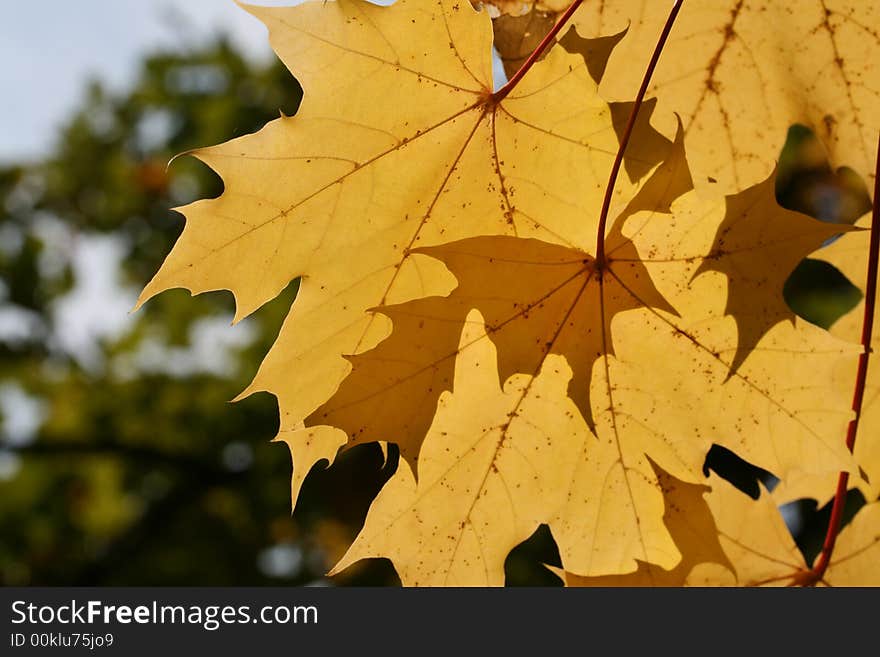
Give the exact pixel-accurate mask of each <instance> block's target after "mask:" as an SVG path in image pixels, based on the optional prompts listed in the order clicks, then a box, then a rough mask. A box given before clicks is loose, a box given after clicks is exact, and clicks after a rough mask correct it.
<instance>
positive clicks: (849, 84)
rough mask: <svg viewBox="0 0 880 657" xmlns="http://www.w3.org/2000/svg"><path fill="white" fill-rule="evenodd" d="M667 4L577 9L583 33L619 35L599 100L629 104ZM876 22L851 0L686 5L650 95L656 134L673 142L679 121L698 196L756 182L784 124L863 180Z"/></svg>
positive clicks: (690, 1)
mask: <svg viewBox="0 0 880 657" xmlns="http://www.w3.org/2000/svg"><path fill="white" fill-rule="evenodd" d="M670 5H671V3H666V2H644V1H643V0H606V1H605V2H585V3H584V4H583V5H582V6H581V8H580V9H579V10H578V13H577V14H576V16H575V22H576V25H577V29H578V30H579V31H580V32H581V34H582V35H584V36H598V35H607V34H614V33H617V32H619V31H621V30H623V29H626V28H627V27H628V28H629V30H628V33H627V36H626V37H625V38H624V39H623V41H622V42H621V44H620V46H619V47H618V48H616V49H615V51H614V53H613V54H612V56H611V59H610V61H609V64H608V75H606V76H605V77H604V78H603V82H602V87H601V91H602V93H603V94H604V95H606V96H607V97H608V98H609V99H611V100H628V98H629V95H630V94H631V93H632V91H631V90H632V89H633V88H634V87H635V86H637V85H638V84H639V81H640V78H641V75H642V71H643V70H644V67H645V65H646V64H647V62H648V60H649V59H650V56H651V51H652V49H653V46H654V43H655V41H656V38H657V35H658V34H659V33H660V31H661V29H662V28H663V25H664V23H665V21H666V19H667V15H668V13H669V10H670ZM878 26H880V5H878V4H877V3H872V2H863V1H862V0H803V1H801V2H797V3H787V2H772V1H766V0H763V1H755V2H753V1H749V2H746V1H744V0H687V2H685V3H684V4H683V6H682V9H681V12H680V13H679V15H678V17H677V19H676V22H675V26H674V28H673V30H672V33H671V34H670V38H669V42H668V43H667V45H666V47H665V49H664V51H663V56H662V58H661V59H660V63H659V65H658V67H657V70H656V72H655V74H654V76H653V78H652V80H653V81H652V84H651V87H650V91H649V92H650V93H651V94H652V95H655V96H657V97H658V98H659V104H660V114H659V116H658V118H659V119H660V120H663V121H665V125H660V124H659V123H658V126H659V127H660V129H661V132H663V133H664V134H666V135H667V136H670V137H671V136H672V135H673V134H674V131H675V121H674V120H673V117H672V112H676V113H678V115H679V116H680V117H681V118H682V120H683V122H684V125H685V129H686V130H687V145H688V150H689V152H690V154H691V155H690V160H691V165H692V169H693V171H694V175H695V184H696V185H697V188H698V189H706V188H710V187H718V188H719V189H721V190H723V191H725V192H729V191H734V190H737V191H738V190H739V189H743V188H745V187H747V186H749V185H752V184H754V183H755V182H757V181H759V180H761V179H763V178H764V177H766V175H767V173H768V172H769V169H770V166H771V163H772V162H773V160H774V159H775V158H776V157H777V154H778V153H779V151H780V149H781V147H782V145H783V143H784V141H785V137H786V134H787V131H788V128H789V126H790V125H792V124H794V123H801V124H804V125H806V126H809V127H810V128H812V129H813V130H815V131H816V133H817V135H818V136H819V137H820V138H821V139H822V140H823V142H824V143H825V144H826V146H827V147H828V151H829V153H830V158H831V162H832V165H833V166H835V167H837V166H841V165H847V166H850V167H852V168H853V169H855V170H856V172H857V173H859V174H860V175H861V176H862V177H863V178H865V179H866V180H869V181H870V180H873V178H874V175H875V174H874V154H875V146H876V138H877V132H878V130H880V67H878V66H877V65H876V63H877V61H880V29H878ZM715 181H717V184H714V183H715ZM871 186H872V185H870V184H869V187H871Z"/></svg>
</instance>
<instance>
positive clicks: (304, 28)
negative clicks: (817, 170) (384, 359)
mask: <svg viewBox="0 0 880 657" xmlns="http://www.w3.org/2000/svg"><path fill="white" fill-rule="evenodd" d="M249 10H250V11H251V12H252V13H254V14H255V15H256V16H257V17H258V18H260V19H261V20H262V21H263V22H265V23H266V24H267V25H268V27H269V30H270V39H271V41H272V44H273V47H274V48H275V50H276V52H277V53H278V54H279V56H280V57H281V58H282V59H283V60H284V61H285V62H286V63H287V64H288V65H289V67H290V68H291V70H292V71H293V73H294V74H295V75H296V77H297V79H298V80H299V81H300V83H301V84H302V86H303V89H304V100H303V103H302V107H301V108H300V110H299V111H298V112H297V114H296V116H293V117H282V118H281V119H279V120H277V121H274V122H272V123H270V124H268V125H267V126H266V127H265V128H264V129H263V130H261V131H260V132H259V133H257V134H254V135H250V136H246V137H242V138H240V139H236V140H233V141H231V142H228V143H226V144H223V145H220V146H215V147H212V148H206V149H200V150H198V151H196V152H195V153H194V154H195V155H196V156H197V157H199V158H200V159H202V160H203V161H204V162H206V163H207V164H209V165H210V166H211V167H212V168H214V169H215V170H216V171H217V172H218V173H219V174H220V175H221V176H222V177H223V180H224V182H225V186H226V187H225V191H224V192H223V194H222V195H221V196H220V197H219V198H217V199H211V200H204V201H199V202H197V203H194V204H192V205H190V206H187V207H186V208H183V210H182V211H183V213H184V214H185V215H186V218H187V223H186V227H185V229H184V232H183V235H182V236H181V238H180V239H179V241H178V243H177V244H176V245H175V247H174V250H173V251H172V252H171V254H170V255H169V256H168V258H167V260H166V262H165V263H164V264H163V266H162V268H161V270H160V271H159V273H158V274H157V275H156V277H155V278H154V279H153V280H152V281H151V282H150V284H149V285H148V286H147V288H146V289H145V290H144V293H143V295H142V297H141V302H143V301H145V300H146V299H147V298H149V297H150V296H152V295H154V294H157V293H159V292H160V291H162V290H164V289H167V288H169V287H185V288H188V289H189V290H191V291H193V292H194V293H198V292H203V291H207V290H216V289H228V290H231V291H232V293H233V295H234V296H235V301H236V319H240V318H242V317H244V316H245V315H247V314H248V313H250V312H252V311H253V310H254V309H256V308H257V307H259V306H260V305H261V304H262V303H264V302H266V301H267V300H269V299H271V298H273V297H274V296H276V295H277V294H278V293H279V292H280V291H281V290H282V289H283V288H284V287H285V286H286V285H287V284H288V283H289V282H290V281H291V280H292V279H294V278H296V277H298V276H301V277H303V281H302V285H301V288H300V292H299V295H298V298H297V300H296V303H295V304H294V308H293V310H292V312H291V314H290V316H289V317H288V319H287V321H286V322H285V324H284V327H283V328H282V331H281V334H280V336H279V338H278V340H277V341H276V343H275V346H274V347H273V349H272V350H271V352H270V353H269V355H268V356H267V357H266V359H265V361H264V363H263V364H262V366H261V368H260V371H259V372H258V374H257V376H256V378H255V380H254V382H253V384H252V385H251V387H250V388H249V389H248V391H247V392H248V393H250V392H255V391H260V390H267V391H270V392H272V393H273V394H274V395H276V396H277V397H278V400H279V406H280V411H281V420H282V429H281V434H280V436H281V437H282V438H283V439H284V440H286V441H287V442H288V443H289V444H291V445H292V447H293V449H294V457H295V458H296V457H299V458H298V459H297V460H298V461H299V462H298V463H297V467H299V468H300V469H301V470H306V471H307V470H308V469H309V467H310V466H311V462H308V461H304V460H303V459H312V458H315V457H317V456H318V455H319V454H320V455H324V456H327V455H329V454H332V452H333V449H334V446H336V445H338V444H339V442H340V437H339V436H338V435H334V434H333V433H332V432H328V431H326V430H322V429H314V430H310V431H309V432H308V433H307V434H304V435H300V434H299V433H297V432H298V431H299V429H300V428H301V426H302V421H303V419H304V418H305V417H306V416H307V415H308V414H309V413H310V412H312V411H313V410H314V409H315V408H316V407H317V406H318V405H319V404H320V403H322V402H323V401H324V400H326V398H327V397H328V396H329V395H330V394H331V393H332V392H333V390H334V389H335V388H336V386H337V385H338V384H339V382H340V381H341V380H342V378H343V377H344V376H345V375H346V373H347V371H348V369H349V366H348V363H347V362H346V360H345V359H344V358H343V355H344V354H353V353H358V352H360V351H363V350H365V349H368V348H370V347H372V346H374V345H375V344H376V343H377V342H378V341H379V340H380V339H382V338H383V337H385V336H386V335H387V332H388V329H389V327H388V324H387V322H384V321H382V319H381V318H377V316H374V315H369V314H367V313H366V312H365V311H366V310H367V309H368V308H371V307H373V306H377V305H384V304H389V303H399V302H402V301H406V300H408V299H412V298H416V297H420V296H424V295H428V294H442V293H444V292H446V291H448V290H449V289H450V288H451V287H452V285H453V282H452V281H451V279H450V278H449V276H448V275H446V274H445V271H444V269H443V267H442V266H440V265H439V264H438V263H436V262H435V261H433V260H431V259H429V258H426V257H424V256H420V255H414V254H413V252H412V249H413V248H414V247H417V246H422V245H429V244H437V243H442V242H447V241H450V240H456V239H462V238H465V237H470V236H476V235H492V234H508V235H519V236H524V237H540V238H542V239H544V240H547V241H551V242H558V243H561V244H569V245H584V244H586V243H587V240H592V239H594V237H593V236H594V234H595V231H596V221H597V220H598V215H599V212H598V210H599V206H600V204H601V199H602V195H603V193H604V184H605V181H606V180H607V177H608V170H609V168H610V165H611V162H612V160H613V157H614V154H615V152H616V150H617V147H618V141H617V137H616V134H615V130H614V129H613V127H612V121H611V116H610V112H609V109H608V106H607V105H606V104H605V103H604V102H602V101H601V100H600V99H599V98H598V96H597V95H596V85H595V83H594V82H593V80H591V78H590V75H589V72H588V70H587V67H586V65H585V64H584V62H583V59H582V58H581V57H579V56H575V55H569V54H567V53H566V52H565V51H564V50H562V49H555V50H554V51H553V52H552V53H551V54H550V56H548V57H547V58H546V59H545V60H544V61H542V62H540V63H539V64H538V65H536V66H535V67H534V68H533V69H532V71H531V72H530V74H529V76H527V78H526V79H524V80H523V81H522V83H521V84H520V85H519V86H518V87H517V89H516V90H515V91H514V92H513V93H512V94H510V95H509V96H507V97H506V98H505V99H504V101H503V102H501V103H495V102H494V101H493V100H492V99H491V86H492V71H491V55H490V53H491V44H492V29H491V22H490V19H489V17H488V15H487V14H486V13H484V12H483V13H478V12H476V11H475V10H473V9H472V8H471V7H470V6H469V5H467V4H466V3H461V2H457V1H455V0H435V1H431V2H424V1H421V0H419V1H416V0H401V1H400V2H397V3H396V4H395V5H393V6H392V7H388V8H384V7H378V6H375V5H372V4H369V3H367V2H364V1H362V0H342V1H340V2H311V3H306V4H303V5H300V6H297V7H292V8H269V7H251V8H250V9H249ZM416 35H417V36H416ZM646 130H647V126H645V125H644V124H643V126H642V127H641V128H640V129H639V131H638V134H637V135H636V141H637V142H638V141H643V137H644V139H648V138H649V137H650V135H645V132H646ZM654 157H657V155H656V154H655V155H654ZM655 161H656V160H655ZM633 189H634V187H633V185H632V184H630V183H628V182H624V183H623V184H621V185H620V190H619V197H620V198H622V199H626V198H627V197H628V196H629V195H631V194H632V192H633ZM306 442H308V446H306ZM312 462H313V461H312Z"/></svg>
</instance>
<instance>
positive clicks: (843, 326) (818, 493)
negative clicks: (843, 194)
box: [773, 214, 880, 505]
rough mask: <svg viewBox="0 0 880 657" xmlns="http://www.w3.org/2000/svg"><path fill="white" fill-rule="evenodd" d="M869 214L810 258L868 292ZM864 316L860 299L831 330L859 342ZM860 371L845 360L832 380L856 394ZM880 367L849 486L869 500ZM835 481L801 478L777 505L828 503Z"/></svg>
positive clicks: (878, 471) (877, 335)
mask: <svg viewBox="0 0 880 657" xmlns="http://www.w3.org/2000/svg"><path fill="white" fill-rule="evenodd" d="M870 223H871V215H870V214H866V215H865V216H864V217H862V218H861V219H859V220H858V221H857V222H856V224H855V225H856V227H858V228H863V229H864V230H861V231H857V232H853V233H851V234H848V235H844V236H841V237H840V238H839V239H837V240H835V241H834V242H833V243H832V244H831V245H829V246H826V247H824V248H821V249H819V250H818V251H816V252H815V253H813V254H812V256H811V257H813V258H817V259H822V260H824V261H825V262H828V263H830V264H832V265H834V266H835V267H836V268H837V269H838V270H839V271H840V272H841V273H843V274H844V275H845V276H846V277H847V278H848V279H849V280H850V281H852V282H853V283H854V284H855V285H856V286H857V287H859V288H860V289H861V290H863V291H864V289H865V273H866V272H867V269H868V244H869V241H870V231H869V230H867V229H868V228H869V227H870ZM864 316H865V302H864V300H862V302H861V303H859V304H858V305H857V306H856V307H855V308H853V309H852V310H851V311H850V312H849V313H847V314H846V315H844V316H843V317H841V318H840V319H839V320H838V321H837V322H835V323H834V325H833V326H832V327H831V329H830V330H831V332H832V333H833V334H835V335H837V336H839V337H841V338H843V339H845V340H849V341H851V342H853V343H858V342H859V340H860V337H861V333H862V323H863V321H864ZM872 336H873V337H872V342H871V344H872V346H873V350H874V353H875V354H876V353H877V351H878V350H880V318H878V316H877V314H875V315H874V326H873V332H872ZM855 378H856V369H855V368H854V367H853V366H852V363H850V362H848V361H846V362H841V363H840V364H839V366H838V367H837V368H835V370H834V381H835V383H836V385H837V387H838V388H839V389H840V390H841V391H842V392H844V393H845V392H849V393H850V394H851V393H852V390H853V389H854V387H855ZM877 436H880V366H878V363H877V361H876V358H872V360H871V361H870V364H869V367H868V375H867V379H866V382H865V396H864V400H863V402H862V411H861V414H860V417H859V427H858V433H857V434H856V442H855V449H854V454H855V457H856V461H857V462H858V464H859V476H858V477H851V478H850V482H849V484H850V487H856V488H858V489H859V490H861V491H862V493H863V494H864V496H865V499H867V500H869V501H870V500H876V499H877V498H878V497H880V441H878V440H877ZM836 486H837V477H836V476H834V475H832V474H828V475H824V476H816V475H812V476H810V475H806V474H804V473H799V474H798V475H796V476H794V477H791V478H789V479H787V480H786V481H783V482H782V484H781V485H780V486H779V488H778V489H776V490H774V491H773V495H774V498H775V499H776V500H777V501H778V502H788V501H791V500H796V499H799V498H813V499H815V500H817V501H818V502H819V504H820V505H824V504H825V503H826V502H827V501H828V500H829V499H831V497H833V495H834V491H835V488H836Z"/></svg>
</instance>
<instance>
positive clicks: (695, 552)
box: [555, 474, 880, 586]
mask: <svg viewBox="0 0 880 657" xmlns="http://www.w3.org/2000/svg"><path fill="white" fill-rule="evenodd" d="M708 483H709V485H710V487H711V492H709V493H706V494H705V495H704V499H702V500H701V499H696V498H695V495H696V493H695V492H691V493H690V496H689V497H685V498H682V497H681V494H680V495H679V498H678V500H681V502H683V503H685V504H687V509H688V514H693V512H694V510H697V512H698V514H699V518H700V521H699V522H698V523H690V522H688V518H687V515H688V514H684V513H683V512H682V511H680V510H679V511H678V513H673V514H669V515H670V517H669V519H668V521H667V522H668V523H669V524H670V529H671V530H672V529H674V528H675V527H676V526H678V527H679V529H678V534H677V535H680V536H683V537H685V538H686V539H687V540H685V541H682V542H681V543H679V545H681V546H682V553H683V558H682V562H681V564H680V567H678V568H676V569H675V570H673V571H669V572H666V571H661V570H659V569H657V568H656V567H651V566H642V567H641V568H640V570H639V572H638V573H635V574H633V575H631V576H625V577H617V578H590V577H578V576H577V575H573V574H571V573H568V572H565V571H564V570H556V571H555V572H557V573H558V574H559V576H560V577H561V578H562V579H563V581H564V582H565V583H566V585H567V586H609V585H610V586H791V585H796V584H798V583H799V581H800V580H801V578H802V577H803V575H804V573H805V572H806V571H807V565H806V563H805V561H804V557H803V555H802V554H801V551H800V549H799V548H798V547H797V545H796V544H795V542H794V539H793V538H792V536H791V533H790V532H789V530H788V527H787V526H786V524H785V522H784V521H783V518H782V515H781V514H780V513H779V509H778V508H777V506H776V504H775V502H774V501H773V497H772V496H771V495H770V494H768V492H767V491H766V489H764V488H763V486H762V487H761V495H760V497H759V498H758V499H757V500H753V499H751V498H750V497H749V496H748V495H746V494H744V493H742V492H741V491H739V490H737V489H736V488H734V487H733V486H731V485H730V484H729V483H727V482H726V481H724V480H723V479H721V478H720V477H718V476H717V475H714V474H713V475H711V476H710V477H709V480H708ZM685 494H687V491H685ZM678 500H676V499H675V498H672V503H675V502H676V501H678ZM707 512H708V513H709V514H710V515H711V516H712V517H713V518H714V522H707V521H706V518H705V514H706V513H707ZM673 523H687V527H688V530H689V532H687V531H683V530H682V529H681V528H680V525H677V524H673ZM716 541H717V543H718V545H720V548H721V549H722V550H723V555H724V559H725V560H726V563H725V562H724V561H723V560H722V559H719V557H718V555H717V552H715V551H714V545H715V542H716ZM707 546H709V547H708V549H707ZM878 564H880V502H874V503H873V504H867V505H865V506H864V507H862V508H861V509H860V510H859V512H858V513H857V514H856V515H855V517H854V518H853V519H852V521H851V522H850V523H849V524H848V525H847V526H846V527H844V528H843V530H842V531H841V532H840V534H839V536H838V538H837V545H836V548H835V551H834V554H833V556H832V558H831V562H830V564H829V565H828V570H827V571H826V572H825V576H824V577H823V579H822V580H821V581H820V582H818V584H819V585H824V586H877V585H880V568H878Z"/></svg>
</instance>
